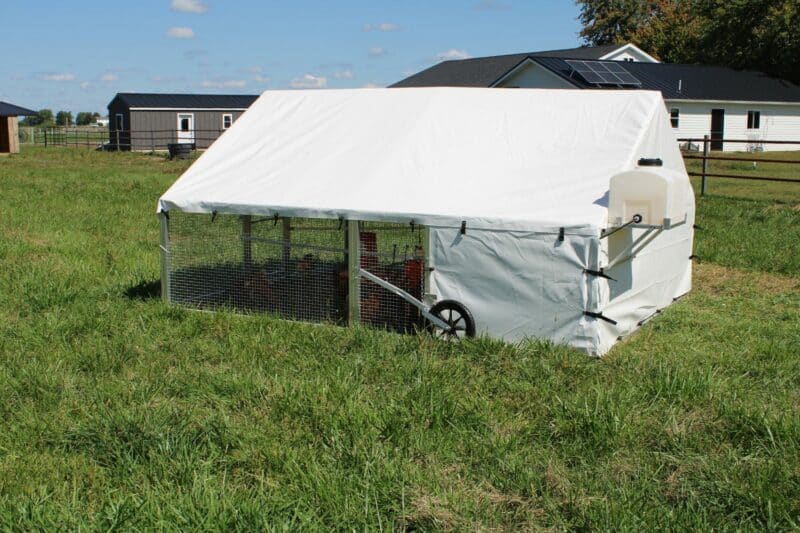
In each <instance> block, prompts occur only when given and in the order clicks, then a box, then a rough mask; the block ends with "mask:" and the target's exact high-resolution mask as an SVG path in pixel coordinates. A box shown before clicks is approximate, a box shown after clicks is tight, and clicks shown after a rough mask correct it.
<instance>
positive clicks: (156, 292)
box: [125, 279, 161, 300]
mask: <svg viewBox="0 0 800 533" xmlns="http://www.w3.org/2000/svg"><path fill="white" fill-rule="evenodd" d="M125 296H126V297H128V298H130V299H131V300H150V299H152V298H160V297H161V280H157V279H156V280H152V281H142V282H141V283H139V284H138V285H134V286H133V287H128V288H127V289H125Z"/></svg>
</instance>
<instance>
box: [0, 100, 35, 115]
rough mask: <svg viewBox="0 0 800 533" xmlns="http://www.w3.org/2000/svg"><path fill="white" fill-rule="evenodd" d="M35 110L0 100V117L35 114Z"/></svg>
mask: <svg viewBox="0 0 800 533" xmlns="http://www.w3.org/2000/svg"><path fill="white" fill-rule="evenodd" d="M35 114H36V111H31V110H30V109H25V108H24V107H20V106H18V105H14V104H9V103H6V102H0V117H23V116H32V115H35Z"/></svg>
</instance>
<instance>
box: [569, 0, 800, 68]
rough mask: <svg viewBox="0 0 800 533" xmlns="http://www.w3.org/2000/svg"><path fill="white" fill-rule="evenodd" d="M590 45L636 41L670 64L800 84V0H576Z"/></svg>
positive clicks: (583, 32) (584, 35) (584, 37)
mask: <svg viewBox="0 0 800 533" xmlns="http://www.w3.org/2000/svg"><path fill="white" fill-rule="evenodd" d="M576 3H577V4H578V6H579V8H580V16H579V20H580V23H581V25H582V26H583V29H582V30H581V32H580V36H581V37H582V38H583V40H584V42H585V43H587V44H591V45H603V44H620V43H627V42H631V43H634V44H636V45H637V46H639V47H640V48H642V49H644V50H645V51H647V52H648V53H651V54H653V55H655V56H656V57H658V58H659V59H660V60H662V61H665V62H668V63H696V64H714V65H725V66H729V67H733V68H738V69H752V70H760V71H763V72H766V73H768V74H771V75H773V76H777V77H780V78H784V79H787V80H790V81H792V82H794V83H800V0H576Z"/></svg>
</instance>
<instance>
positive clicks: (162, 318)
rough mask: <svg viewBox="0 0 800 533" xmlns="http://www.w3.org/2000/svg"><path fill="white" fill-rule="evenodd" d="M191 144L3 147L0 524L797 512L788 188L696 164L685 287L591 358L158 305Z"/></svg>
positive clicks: (349, 523) (799, 321)
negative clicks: (163, 225)
mask: <svg viewBox="0 0 800 533" xmlns="http://www.w3.org/2000/svg"><path fill="white" fill-rule="evenodd" d="M186 164H187V163H184V162H171V161H168V160H166V159H164V158H163V157H160V156H146V155H138V154H129V153H95V152H90V151H82V150H74V149H70V150H62V149H50V150H49V151H45V150H42V149H32V148H31V149H27V150H24V151H23V153H22V154H21V155H19V156H15V157H8V158H3V159H0V190H2V197H1V198H0V214H1V215H2V216H1V217H0V268H1V269H2V272H3V275H2V276H0V398H2V401H0V529H3V530H8V529H18V530H32V529H79V528H80V529H103V530H111V529H155V528H163V529H185V530H220V529H239V530H254V529H260V528H271V529H296V528H299V527H303V528H308V529H334V528H335V529H358V530H362V529H393V528H394V529H408V530H412V529H413V530H436V529H450V530H462V529H513V528H526V529H538V528H548V527H549V528H556V529H578V528H581V529H589V528H591V529H636V530H654V529H656V528H658V529H675V530H679V529H690V528H691V529H702V530H710V529H719V530H724V529H744V530H753V529H759V530H760V529H772V530H785V529H793V528H798V527H800V387H798V384H799V383H800V251H799V249H798V243H800V207H798V205H800V199H799V198H798V197H797V196H793V195H796V194H797V192H795V191H796V189H792V187H794V184H789V185H785V186H783V188H781V189H776V191H777V194H776V196H773V197H772V199H768V198H767V196H766V195H764V196H761V195H759V198H760V199H745V198H743V196H745V192H746V191H742V190H741V189H737V190H733V189H729V190H727V192H726V193H725V194H724V195H722V193H721V192H720V191H722V189H721V188H719V189H718V188H716V186H714V185H712V187H711V191H712V192H715V191H717V192H720V195H717V196H709V197H707V198H705V199H703V200H701V201H699V205H698V207H699V216H698V224H699V225H700V226H701V227H702V228H703V230H702V231H698V233H697V246H696V253H697V254H698V255H699V256H701V258H702V262H700V263H699V264H698V265H697V268H696V274H695V289H694V291H693V292H692V294H691V295H690V296H688V297H687V298H686V299H684V300H682V301H681V302H680V303H678V304H676V305H674V306H672V307H670V308H669V309H668V310H666V311H665V312H664V313H663V315H662V316H661V317H659V318H658V319H657V320H654V321H652V322H650V323H648V324H647V325H646V326H645V327H644V328H643V329H642V330H641V331H639V332H638V333H637V334H636V335H634V336H633V337H632V338H631V339H629V340H627V341H625V342H623V343H621V344H619V345H618V346H617V347H615V349H614V350H613V351H612V352H611V353H610V354H609V355H608V356H607V357H605V358H604V359H602V360H594V359H591V358H588V357H586V356H585V355H582V354H580V353H577V352H575V351H573V350H570V349H566V348H562V347H555V346H551V345H548V344H546V343H528V344H523V345H519V346H509V345H505V344H502V343H498V342H493V341H489V340H486V339H479V340H476V341H473V342H466V343H464V344H460V345H453V344H446V343H437V342H435V341H433V340H431V339H429V338H427V337H415V336H400V335H394V334H388V333H382V332H378V331H372V330H368V329H363V328H355V329H349V328H336V327H327V326H314V325H304V324H297V323H289V322H282V321H279V320H275V319H271V318H268V317H243V316H236V315H231V314H226V313H197V312H188V311H183V310H181V309H177V308H170V307H168V306H165V305H164V304H162V303H161V301H160V300H159V299H158V297H157V291H158V286H157V283H156V280H157V278H158V275H159V264H158V247H157V244H158V224H157V220H156V217H155V206H156V199H157V198H158V196H159V195H160V194H161V193H162V192H163V191H164V190H165V189H166V188H167V186H168V185H169V184H171V183H172V182H173V181H174V179H175V178H176V177H177V176H178V175H179V174H180V172H181V171H182V170H184V168H185V167H186ZM713 183H714V182H713V181H712V184H713ZM733 186H734V185H731V187H733ZM740 187H750V185H740ZM737 195H738V196H740V197H739V198H733V197H734V196H737Z"/></svg>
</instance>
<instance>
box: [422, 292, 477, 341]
mask: <svg viewBox="0 0 800 533" xmlns="http://www.w3.org/2000/svg"><path fill="white" fill-rule="evenodd" d="M430 313H431V314H432V315H434V316H436V317H437V318H440V319H442V320H444V321H445V322H447V323H448V324H449V325H450V328H451V329H450V330H443V329H442V328H440V327H438V326H436V325H435V324H434V323H433V322H428V323H427V329H428V332H430V333H431V334H432V335H433V336H434V337H437V338H443V339H448V340H458V339H462V338H464V337H470V338H471V337H474V336H475V319H474V318H472V313H470V312H469V309H467V307H466V306H465V305H464V304H462V303H461V302H457V301H455V300H442V301H441V302H436V304H435V305H434V306H433V307H431V309H430Z"/></svg>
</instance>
